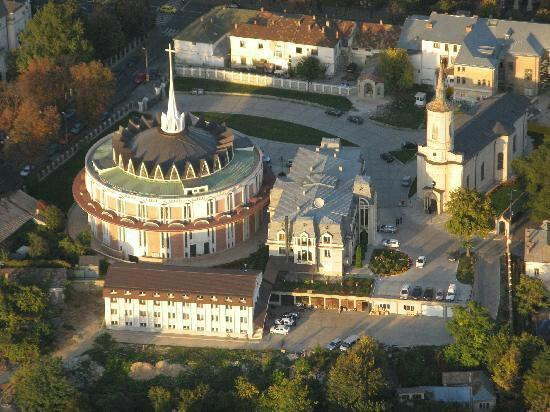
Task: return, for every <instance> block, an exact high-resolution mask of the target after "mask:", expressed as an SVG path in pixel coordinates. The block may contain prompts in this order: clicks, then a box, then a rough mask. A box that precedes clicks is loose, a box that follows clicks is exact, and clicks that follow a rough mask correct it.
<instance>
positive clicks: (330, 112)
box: [325, 109, 344, 117]
mask: <svg viewBox="0 0 550 412" xmlns="http://www.w3.org/2000/svg"><path fill="white" fill-rule="evenodd" d="M325 113H326V114H328V115H329V116H335V117H340V116H342V115H343V114H344V112H343V111H342V110H339V109H328V110H327V111H326V112H325Z"/></svg>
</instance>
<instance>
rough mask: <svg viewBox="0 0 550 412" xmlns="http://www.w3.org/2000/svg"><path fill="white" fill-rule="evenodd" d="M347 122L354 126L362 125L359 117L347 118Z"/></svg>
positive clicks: (361, 119)
mask: <svg viewBox="0 0 550 412" xmlns="http://www.w3.org/2000/svg"><path fill="white" fill-rule="evenodd" d="M348 122H352V123H355V124H363V122H364V120H363V118H362V117H361V116H355V115H352V116H348Z"/></svg>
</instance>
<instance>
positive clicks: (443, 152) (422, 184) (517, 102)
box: [416, 65, 529, 213]
mask: <svg viewBox="0 0 550 412" xmlns="http://www.w3.org/2000/svg"><path fill="white" fill-rule="evenodd" d="M438 77H439V80H438V82H437V88H436V96H435V98H434V100H432V101H431V102H430V103H428V104H427V105H426V109H427V112H428V115H427V126H426V143H425V144H421V145H419V146H418V153H417V158H416V164H417V198H418V200H420V201H422V202H423V203H424V208H425V210H426V211H427V212H429V213H433V212H436V213H441V212H443V211H445V210H446V205H447V202H448V201H449V196H450V193H451V192H452V191H454V190H456V189H458V188H460V187H466V188H471V189H475V190H478V191H481V192H486V191H487V190H489V189H491V188H493V187H494V186H496V185H497V184H499V183H501V182H504V181H506V180H508V179H510V177H511V176H512V168H511V165H512V161H513V160H514V159H515V158H517V157H519V156H522V155H524V154H526V153H527V150H528V145H527V107H528V104H529V100H528V99H527V98H526V97H524V96H518V95H516V94H514V93H512V92H508V93H504V94H500V95H497V96H493V97H490V98H488V99H486V100H483V101H482V102H480V103H478V104H477V105H476V106H475V107H474V108H473V109H472V110H471V111H469V113H468V114H467V113H462V112H461V113H459V114H457V115H456V116H455V112H454V108H453V107H452V105H451V104H450V103H449V102H448V101H447V98H446V96H445V88H444V82H445V77H444V68H443V65H442V67H441V68H440V70H439V76H438Z"/></svg>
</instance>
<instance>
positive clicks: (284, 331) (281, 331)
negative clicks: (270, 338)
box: [269, 325, 290, 335]
mask: <svg viewBox="0 0 550 412" xmlns="http://www.w3.org/2000/svg"><path fill="white" fill-rule="evenodd" d="M289 332H290V328H289V327H288V326H286V325H274V326H272V327H271V328H270V329H269V333H273V334H276V335H288V333H289Z"/></svg>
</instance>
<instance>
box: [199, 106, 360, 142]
mask: <svg viewBox="0 0 550 412" xmlns="http://www.w3.org/2000/svg"><path fill="white" fill-rule="evenodd" d="M193 114H195V115H196V116H203V117H204V118H205V119H206V120H209V121H216V122H220V123H221V122H225V124H226V125H227V126H229V127H231V128H233V129H236V130H238V131H239V132H242V133H245V134H247V135H250V136H255V137H260V138H262V139H267V140H275V141H278V142H284V143H296V144H308V145H315V146H318V145H319V144H320V143H321V139H322V138H323V137H336V136H333V135H331V134H329V133H326V132H323V131H322V130H318V129H313V128H311V127H307V126H302V125H299V124H296V123H290V122H285V121H283V120H275V119H269V118H267V117H258V116H248V115H245V114H231V113H213V112H194V113H193ZM341 141H342V145H343V146H356V145H355V144H353V143H351V142H348V141H347V140H344V139H341Z"/></svg>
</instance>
